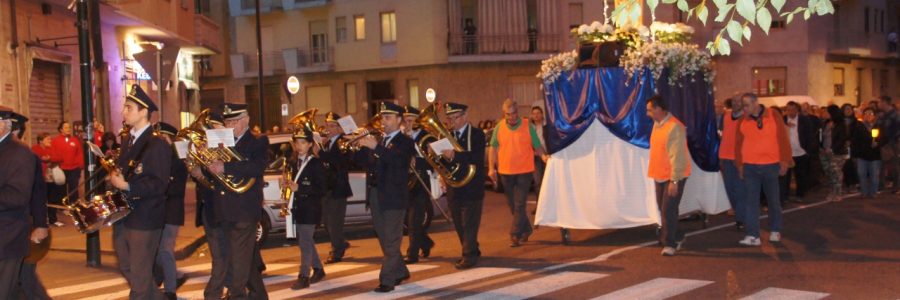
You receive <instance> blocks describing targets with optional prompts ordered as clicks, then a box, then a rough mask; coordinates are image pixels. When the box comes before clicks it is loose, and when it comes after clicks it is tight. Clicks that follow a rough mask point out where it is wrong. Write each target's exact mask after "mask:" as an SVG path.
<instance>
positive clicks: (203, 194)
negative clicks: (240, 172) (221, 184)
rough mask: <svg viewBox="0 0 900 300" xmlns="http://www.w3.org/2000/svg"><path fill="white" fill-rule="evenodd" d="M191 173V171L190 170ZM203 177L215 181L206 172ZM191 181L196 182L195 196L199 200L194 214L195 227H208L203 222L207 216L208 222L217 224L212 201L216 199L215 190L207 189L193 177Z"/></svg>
mask: <svg viewBox="0 0 900 300" xmlns="http://www.w3.org/2000/svg"><path fill="white" fill-rule="evenodd" d="M188 172H190V170H188ZM203 175H204V176H206V178H207V180H215V179H212V177H209V176H207V173H206V172H205V171H204V172H203ZM191 180H193V181H194V186H195V188H194V195H195V197H196V199H197V201H196V202H197V203H196V205H197V209H196V211H195V212H194V226H196V227H200V226H204V225H206V224H205V223H204V222H203V216H204V215H206V221H208V222H209V223H213V224H214V223H215V222H216V220H215V214H214V212H213V204H212V199H213V198H214V197H215V194H214V193H213V190H211V189H209V188H207V187H206V186H205V185H203V184H202V183H200V181H198V180H197V179H195V178H193V177H191Z"/></svg>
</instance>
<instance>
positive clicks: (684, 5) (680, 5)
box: [678, 0, 690, 12]
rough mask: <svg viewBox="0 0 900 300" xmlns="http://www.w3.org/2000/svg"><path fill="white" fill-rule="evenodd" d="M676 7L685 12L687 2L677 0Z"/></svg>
mask: <svg viewBox="0 0 900 300" xmlns="http://www.w3.org/2000/svg"><path fill="white" fill-rule="evenodd" d="M678 9H680V10H681V11H683V12H687V11H688V10H689V9H690V8H688V3H687V1H686V0H678Z"/></svg>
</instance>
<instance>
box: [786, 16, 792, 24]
mask: <svg viewBox="0 0 900 300" xmlns="http://www.w3.org/2000/svg"><path fill="white" fill-rule="evenodd" d="M793 20H794V14H788V15H787V22H785V24H791V21H793Z"/></svg>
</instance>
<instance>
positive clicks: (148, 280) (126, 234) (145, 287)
mask: <svg viewBox="0 0 900 300" xmlns="http://www.w3.org/2000/svg"><path fill="white" fill-rule="evenodd" d="M161 236H162V229H153V230H137V229H130V228H128V227H125V225H123V224H122V223H118V224H116V225H114V226H113V247H114V248H115V250H116V258H117V259H118V260H119V270H121V271H122V275H123V276H125V280H127V281H128V285H129V287H130V288H131V293H129V295H128V298H129V299H163V294H162V292H160V291H159V289H158V288H156V284H155V283H154V282H153V263H154V262H155V261H156V251H157V249H158V247H159V239H160V237H161Z"/></svg>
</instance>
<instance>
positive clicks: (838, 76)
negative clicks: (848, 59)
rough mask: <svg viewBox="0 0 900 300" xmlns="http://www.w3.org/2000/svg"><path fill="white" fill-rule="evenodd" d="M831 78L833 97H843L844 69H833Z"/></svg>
mask: <svg viewBox="0 0 900 300" xmlns="http://www.w3.org/2000/svg"><path fill="white" fill-rule="evenodd" d="M832 78H833V80H834V95H835V96H843V95H844V68H834V72H833V75H832Z"/></svg>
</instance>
